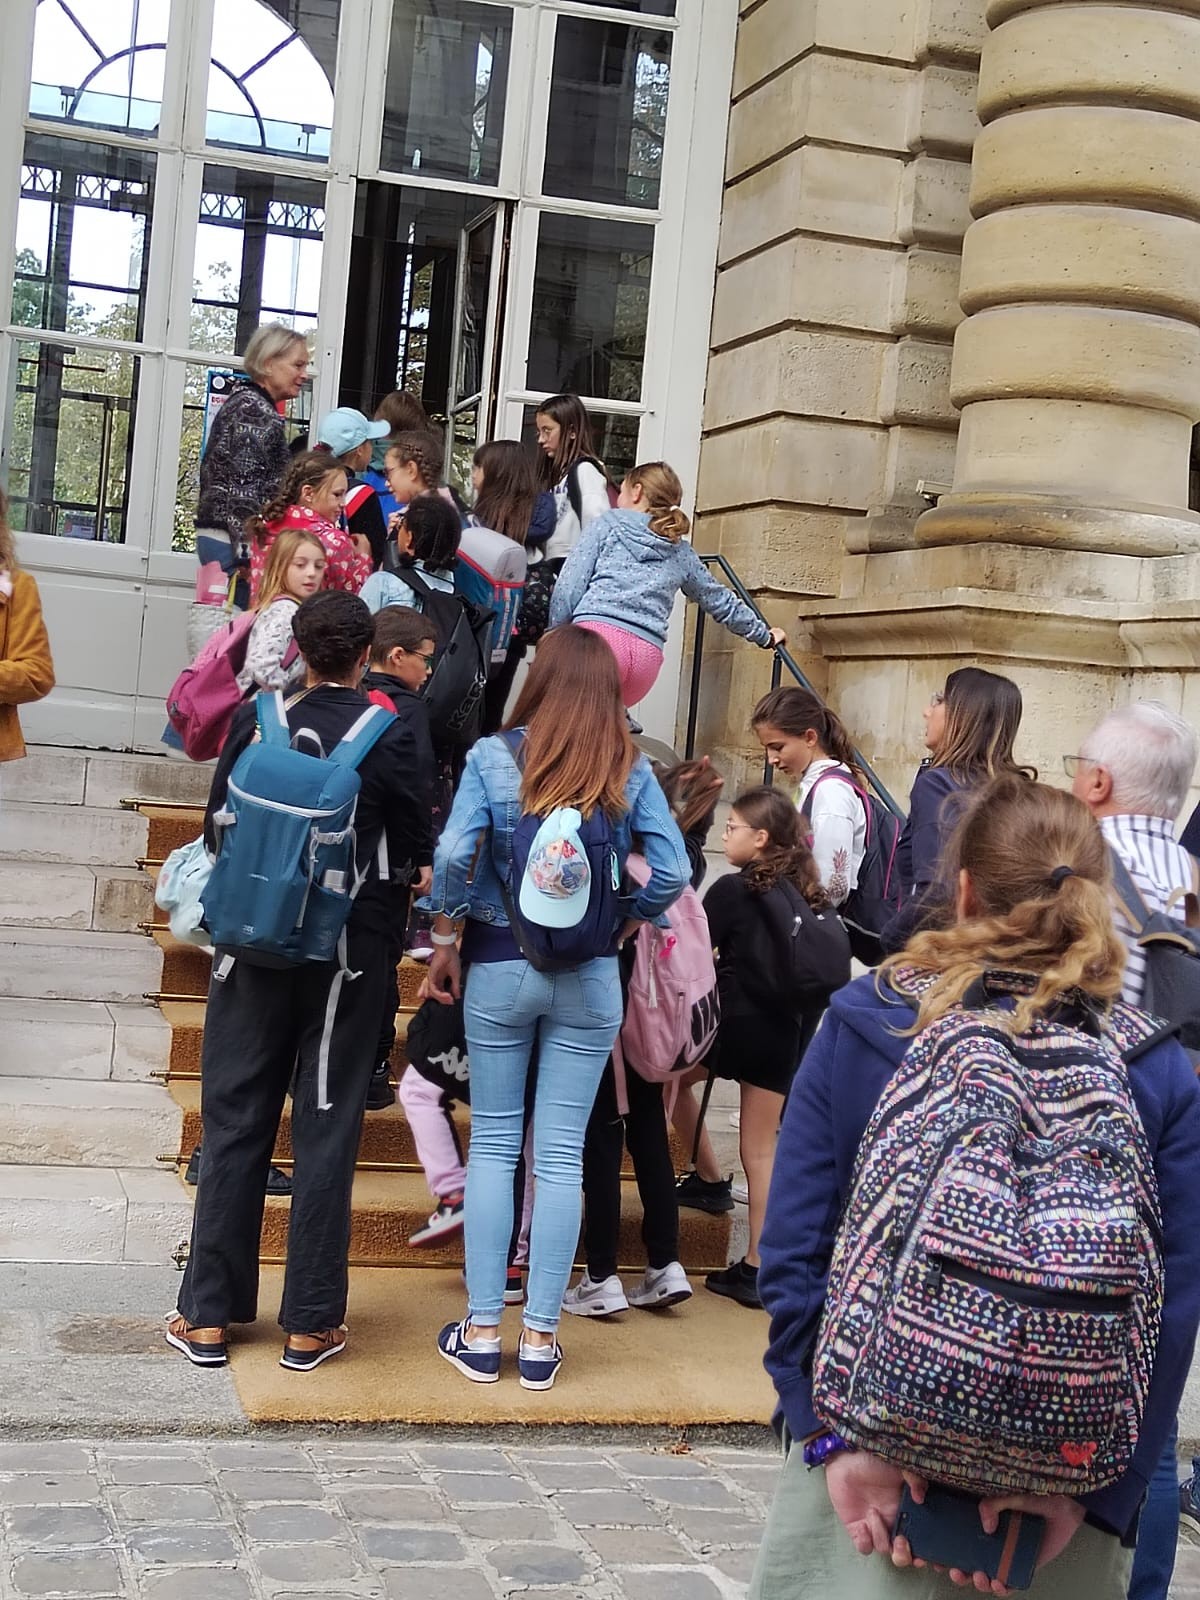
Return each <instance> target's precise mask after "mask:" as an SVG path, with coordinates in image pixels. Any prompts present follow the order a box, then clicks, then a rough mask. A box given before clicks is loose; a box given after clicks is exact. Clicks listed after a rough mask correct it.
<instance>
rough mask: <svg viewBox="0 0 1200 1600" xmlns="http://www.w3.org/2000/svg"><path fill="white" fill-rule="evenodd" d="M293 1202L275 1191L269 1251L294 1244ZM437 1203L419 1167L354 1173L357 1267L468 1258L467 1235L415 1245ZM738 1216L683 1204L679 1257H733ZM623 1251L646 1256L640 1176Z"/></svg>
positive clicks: (625, 1188)
mask: <svg viewBox="0 0 1200 1600" xmlns="http://www.w3.org/2000/svg"><path fill="white" fill-rule="evenodd" d="M289 1205H290V1202H289V1201H288V1200H286V1199H283V1198H282V1197H279V1196H272V1195H268V1196H267V1202H266V1211H265V1213H264V1216H263V1231H262V1258H263V1260H264V1261H279V1260H282V1259H283V1257H284V1254H285V1252H286V1250H287V1225H288V1215H289V1211H288V1208H289ZM432 1209H433V1202H432V1200H431V1199H430V1196H429V1191H428V1189H427V1188H426V1187H425V1179H424V1178H423V1177H421V1176H419V1175H418V1174H416V1173H396V1172H360V1173H358V1175H357V1176H356V1177H355V1180H354V1205H353V1214H352V1217H351V1223H350V1264H351V1266H357V1267H431V1266H439V1265H450V1266H457V1265H461V1263H462V1259H463V1255H462V1235H461V1234H459V1235H458V1236H457V1237H455V1238H452V1239H450V1240H449V1241H447V1242H446V1243H445V1244H443V1245H441V1246H427V1247H424V1248H421V1249H416V1250H414V1249H412V1248H411V1246H410V1245H409V1243H408V1237H409V1235H410V1234H411V1233H412V1232H413V1231H414V1230H415V1229H416V1228H418V1227H419V1226H420V1225H421V1223H423V1222H424V1221H425V1219H426V1218H427V1217H428V1216H429V1213H430V1211H431V1210H432ZM730 1233H731V1219H730V1218H729V1217H728V1216H721V1217H712V1216H709V1215H708V1214H707V1213H706V1212H703V1211H691V1210H688V1209H687V1208H686V1207H681V1208H680V1212H679V1259H680V1261H681V1262H682V1263H683V1265H684V1266H685V1267H686V1268H687V1270H688V1271H689V1272H711V1271H712V1270H714V1269H715V1268H719V1267H723V1266H724V1265H725V1264H726V1262H727V1261H728V1260H729V1254H728V1251H729V1240H730ZM617 1259H618V1261H619V1262H620V1263H621V1265H622V1266H624V1265H627V1264H634V1263H637V1262H639V1261H640V1262H644V1261H645V1259H646V1252H645V1246H644V1245H643V1244H642V1206H641V1201H640V1200H639V1199H638V1194H637V1190H636V1188H635V1187H634V1185H633V1184H623V1185H622V1186H621V1231H620V1239H619V1243H618V1246H617Z"/></svg>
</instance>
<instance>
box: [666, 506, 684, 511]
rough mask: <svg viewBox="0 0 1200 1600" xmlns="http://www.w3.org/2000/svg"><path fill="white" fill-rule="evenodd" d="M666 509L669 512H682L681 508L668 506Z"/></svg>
mask: <svg viewBox="0 0 1200 1600" xmlns="http://www.w3.org/2000/svg"><path fill="white" fill-rule="evenodd" d="M668 509H669V510H671V511H682V510H683V507H682V506H670V507H668Z"/></svg>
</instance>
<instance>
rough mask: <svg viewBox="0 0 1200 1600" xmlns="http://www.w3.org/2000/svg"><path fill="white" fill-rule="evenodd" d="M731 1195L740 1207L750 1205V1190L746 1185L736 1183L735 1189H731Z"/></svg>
mask: <svg viewBox="0 0 1200 1600" xmlns="http://www.w3.org/2000/svg"><path fill="white" fill-rule="evenodd" d="M729 1193H730V1195H731V1196H732V1198H733V1199H734V1200H736V1201H737V1203H738V1205H740V1206H748V1205H749V1204H750V1189H749V1187H748V1185H746V1184H744V1183H735V1184H734V1186H733V1188H732V1189H730V1191H729Z"/></svg>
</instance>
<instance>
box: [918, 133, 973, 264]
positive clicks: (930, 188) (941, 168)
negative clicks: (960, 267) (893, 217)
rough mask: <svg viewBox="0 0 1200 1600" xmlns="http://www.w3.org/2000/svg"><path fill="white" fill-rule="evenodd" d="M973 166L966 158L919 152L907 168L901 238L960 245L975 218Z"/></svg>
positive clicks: (944, 247) (928, 242) (945, 244)
mask: <svg viewBox="0 0 1200 1600" xmlns="http://www.w3.org/2000/svg"><path fill="white" fill-rule="evenodd" d="M970 188H971V168H970V167H969V166H968V165H967V164H966V163H965V162H963V161H949V160H943V159H941V158H939V157H937V156H918V157H917V158H916V160H915V161H910V162H909V164H908V166H907V167H906V168H905V169H904V182H903V189H902V192H901V196H900V217H901V223H900V239H901V241H902V243H904V244H914V243H915V244H932V245H939V246H941V247H942V248H943V249H958V248H959V247H960V246H961V244H962V239H963V235H964V234H965V233H966V231H967V228H968V227H969V226H970V222H971V211H970V207H969V204H968V196H969V193H970Z"/></svg>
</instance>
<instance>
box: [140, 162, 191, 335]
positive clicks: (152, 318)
mask: <svg viewBox="0 0 1200 1600" xmlns="http://www.w3.org/2000/svg"><path fill="white" fill-rule="evenodd" d="M183 172H184V160H183V157H182V156H181V155H179V154H178V153H176V152H174V151H166V150H163V151H159V153H158V155H157V157H156V158H155V163H154V206H153V209H152V211H151V215H150V262H149V269H148V271H147V274H146V302H145V304H144V306H143V307H142V338H141V341H140V342H141V343H142V344H143V345H147V346H149V347H150V348H151V349H155V350H162V349H163V348H165V346H166V343H167V334H168V319H169V317H170V315H171V311H172V307H173V299H174V297H173V288H174V286H175V283H176V280H177V279H178V278H179V276H180V272H181V265H182V263H181V260H180V257H179V252H178V237H177V236H178V230H179V207H180V188H181V183H182V179H183ZM189 275H190V274H189Z"/></svg>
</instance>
